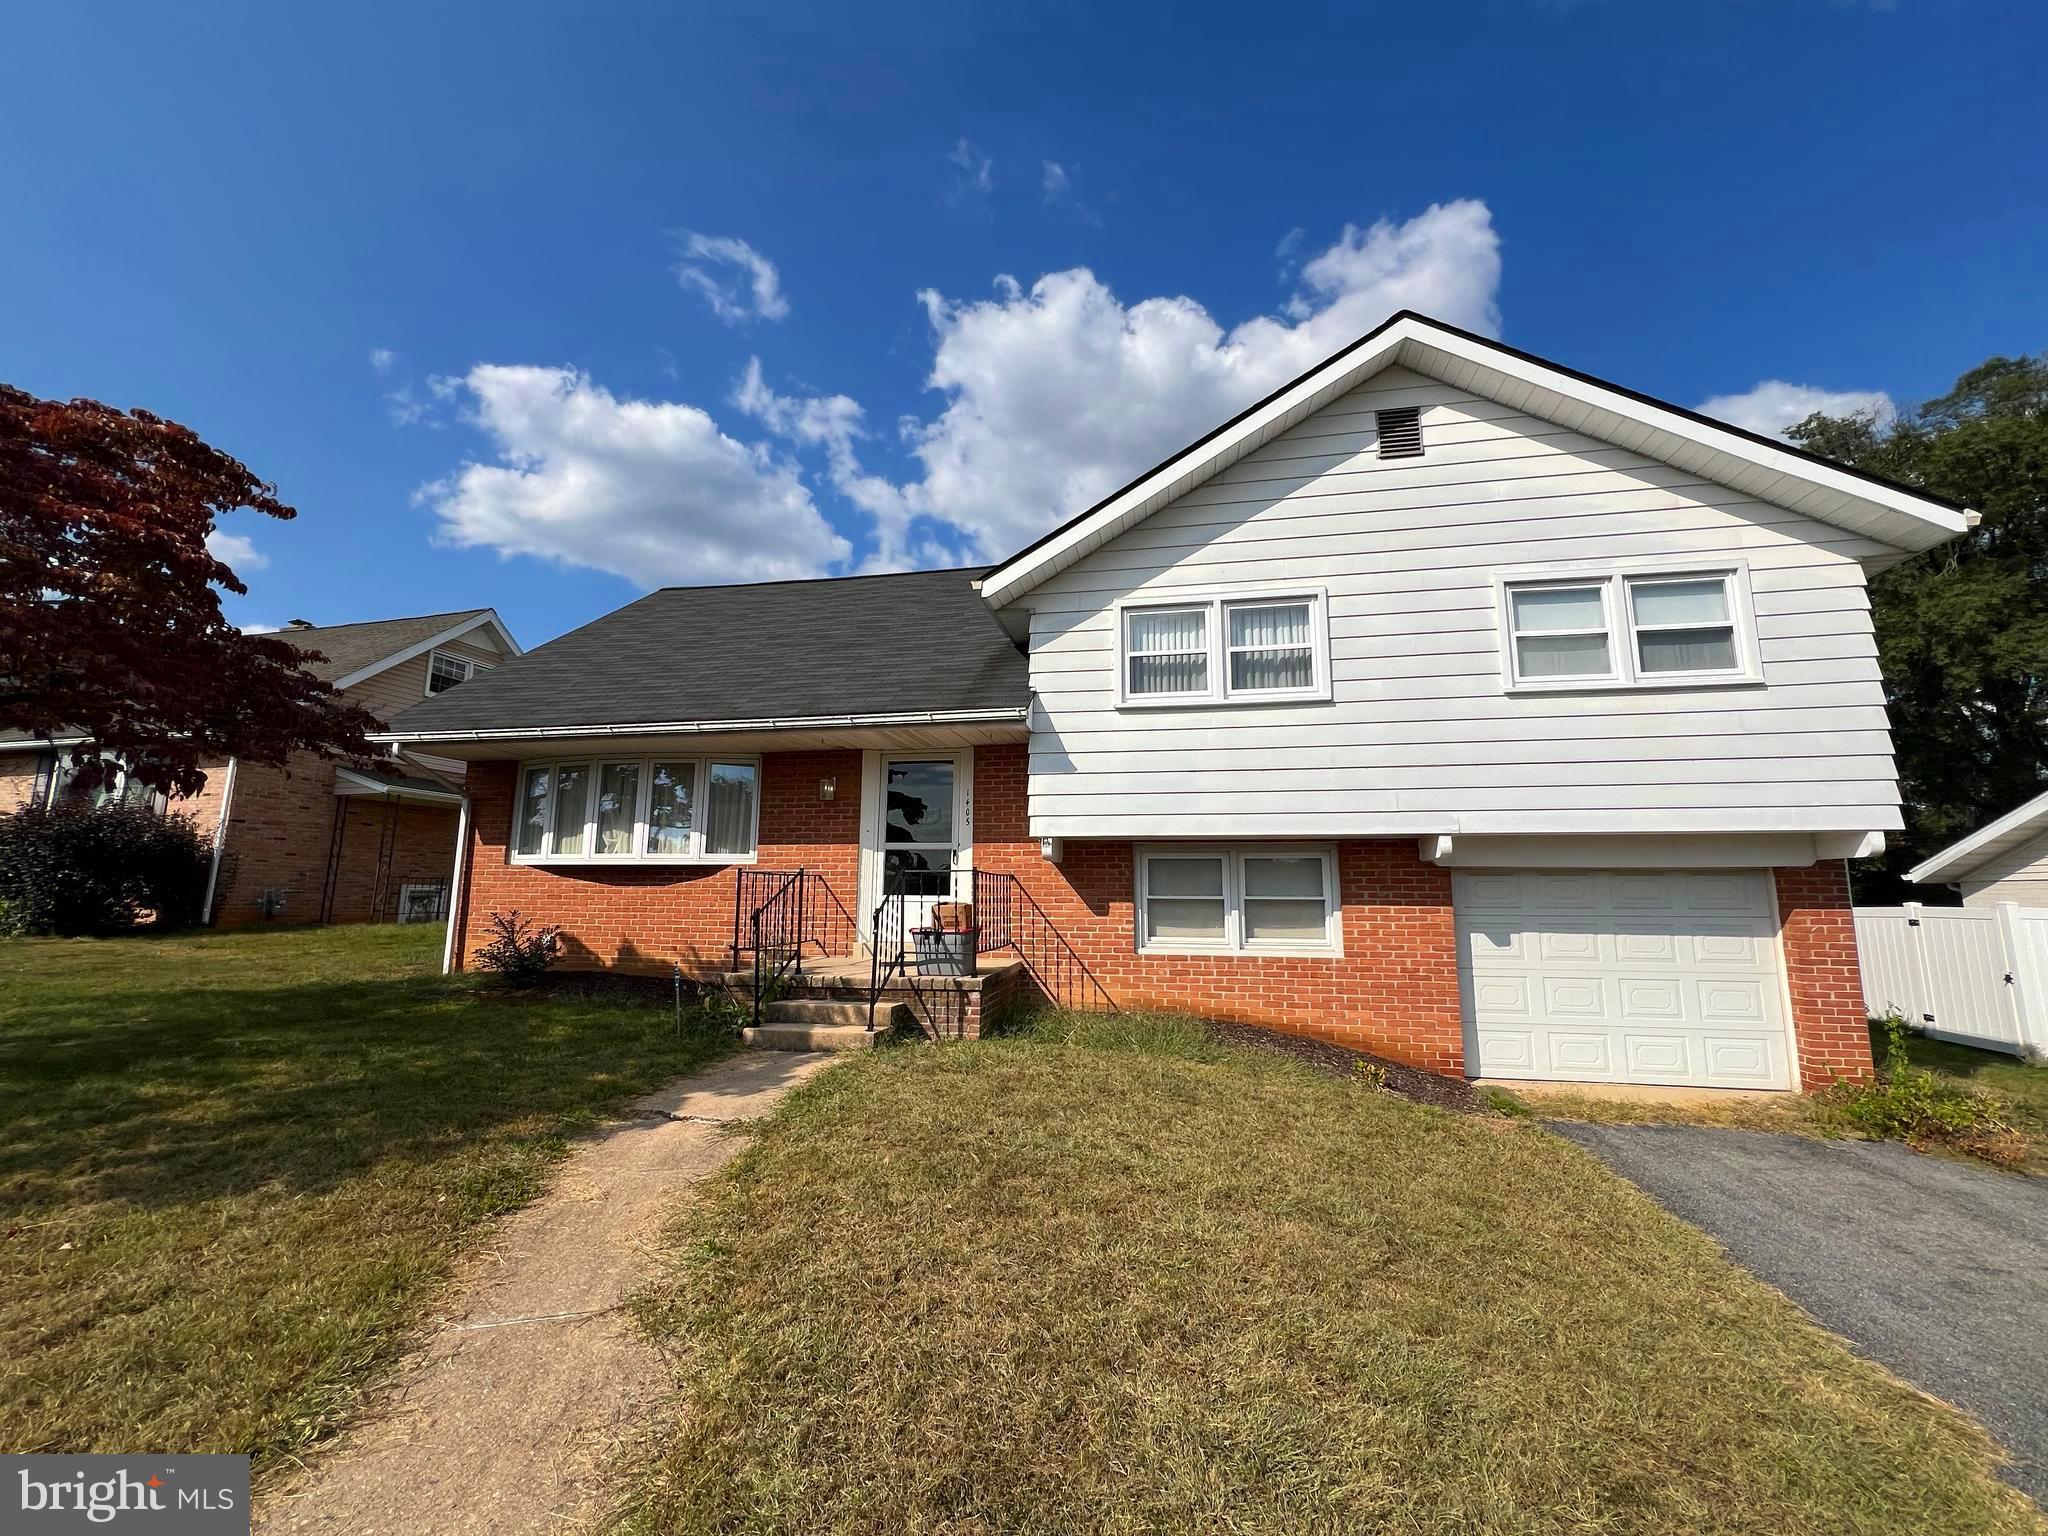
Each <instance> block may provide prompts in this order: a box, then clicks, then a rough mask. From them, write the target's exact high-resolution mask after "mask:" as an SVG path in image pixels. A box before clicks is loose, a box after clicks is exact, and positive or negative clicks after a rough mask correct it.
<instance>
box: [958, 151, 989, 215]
mask: <svg viewBox="0 0 2048 1536" xmlns="http://www.w3.org/2000/svg"><path fill="white" fill-rule="evenodd" d="M946 163H947V164H948V165H950V166H952V167H953V172H954V174H953V184H952V185H951V186H950V187H948V188H947V189H946V201H947V202H948V203H950V204H951V205H952V206H953V207H955V208H960V209H967V210H973V211H977V212H981V213H986V212H987V211H988V195H989V193H991V192H993V191H994V190H995V185H996V174H995V172H996V163H995V161H993V160H991V159H990V158H989V157H988V156H987V155H984V154H983V153H982V152H981V150H980V149H979V148H977V147H976V145H975V143H974V141H973V140H972V139H962V140H960V141H959V142H958V143H957V144H955V145H954V146H953V148H952V151H951V152H950V153H949V154H948V155H947V156H946Z"/></svg>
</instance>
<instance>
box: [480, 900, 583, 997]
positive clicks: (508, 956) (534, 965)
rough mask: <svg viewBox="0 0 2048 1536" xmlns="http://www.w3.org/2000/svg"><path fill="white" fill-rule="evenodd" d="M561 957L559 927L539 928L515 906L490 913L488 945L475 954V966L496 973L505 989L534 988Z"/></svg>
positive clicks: (554, 925)
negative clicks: (507, 987) (500, 977)
mask: <svg viewBox="0 0 2048 1536" xmlns="http://www.w3.org/2000/svg"><path fill="white" fill-rule="evenodd" d="M561 958H562V930H561V927H560V925H559V924H550V925H548V926H545V927H542V926H539V925H537V924H535V923H534V921H533V920H532V919H531V918H527V917H522V916H520V915H519V909H518V908H517V907H514V908H513V909H512V910H511V911H509V912H493V913H492V914H491V937H490V942H489V943H487V944H485V945H484V946H483V947H482V948H480V949H479V950H477V952H476V963H477V964H478V965H480V966H482V967H483V968H484V969H485V970H487V971H495V972H497V974H498V975H500V976H502V977H503V978H504V979H505V984H506V985H507V986H509V987H530V986H532V985H534V984H535V983H536V982H538V981H539V980H540V979H541V977H543V976H545V975H546V974H547V973H548V968H549V967H550V966H552V965H553V964H554V963H555V962H556V961H557V960H559V959H561Z"/></svg>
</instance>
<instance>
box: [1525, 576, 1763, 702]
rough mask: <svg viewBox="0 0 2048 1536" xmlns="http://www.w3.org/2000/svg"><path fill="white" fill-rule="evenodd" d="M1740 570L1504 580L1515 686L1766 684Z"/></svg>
mask: <svg viewBox="0 0 2048 1536" xmlns="http://www.w3.org/2000/svg"><path fill="white" fill-rule="evenodd" d="M1749 614H1750V608H1749V595H1748V586H1747V583H1746V582H1745V581H1744V579H1743V573H1742V571H1741V570H1740V569H1732V570H1708V571H1697V570H1685V571H1677V570H1668V569H1661V568H1652V569H1645V570H1640V571H1631V570H1617V571H1601V572H1592V573H1586V574H1580V573H1576V572H1575V573H1573V574H1570V575H1556V576H1550V575H1546V576H1541V577H1531V578H1530V579H1528V580H1508V581H1506V582H1504V583H1503V584H1502V588H1501V624H1502V642H1503V647H1504V650H1505V653H1506V654H1505V670H1506V674H1507V683H1508V686H1509V687H1510V688H1511V689H1515V690H1529V691H1536V690H1542V689H1558V688H1650V687H1681V686H1685V685H1687V684H1695V683H1697V684H1714V683H1731V682H1732V683H1742V682H1761V681H1762V680H1763V675H1762V671H1761V669H1760V666H1759V664H1758V661H1757V649H1756V639H1755V635H1754V632H1753V625H1752V623H1751V621H1750V618H1749Z"/></svg>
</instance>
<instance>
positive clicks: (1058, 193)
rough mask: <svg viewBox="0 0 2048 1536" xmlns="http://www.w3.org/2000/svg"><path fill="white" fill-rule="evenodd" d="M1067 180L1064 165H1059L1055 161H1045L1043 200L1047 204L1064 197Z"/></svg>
mask: <svg viewBox="0 0 2048 1536" xmlns="http://www.w3.org/2000/svg"><path fill="white" fill-rule="evenodd" d="M1069 180H1070V178H1069V177H1068V175H1067V168H1066V167H1065V166H1064V165H1061V164H1060V163H1059V161H1057V160H1048V161H1046V162H1045V200H1046V201H1047V202H1048V203H1056V202H1058V201H1059V200H1060V199H1061V198H1062V197H1064V196H1066V193H1067V185H1068V182H1069Z"/></svg>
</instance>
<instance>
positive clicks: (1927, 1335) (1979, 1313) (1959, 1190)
mask: <svg viewBox="0 0 2048 1536" xmlns="http://www.w3.org/2000/svg"><path fill="white" fill-rule="evenodd" d="M1550 1129H1552V1130H1554V1131H1556V1132H1557V1133H1558V1134H1559V1135H1561V1136H1565V1137H1568V1138H1570V1139H1571V1140H1572V1141H1575V1142H1577V1143H1578V1144H1579V1145H1580V1146H1582V1147H1585V1148H1586V1149H1587V1150H1589V1151H1591V1152H1592V1153H1593V1154H1594V1155H1595V1156H1597V1157H1599V1158H1600V1159H1601V1160H1602V1161H1604V1162H1605V1163H1607V1164H1608V1165H1609V1166H1610V1167H1612V1168H1613V1169H1614V1170H1615V1171H1616V1172H1618V1173H1620V1174H1622V1175H1623V1176H1624V1177H1626V1178H1628V1179H1631V1180H1633V1181H1634V1182H1635V1183H1637V1184H1639V1185H1641V1186H1642V1188H1643V1189H1644V1190H1646V1191H1647V1192H1648V1193H1649V1194H1650V1195H1651V1197H1652V1198H1654V1199H1655V1200H1656V1201H1657V1202H1658V1203H1659V1204H1661V1205H1663V1206H1665V1207H1666V1208H1667V1209H1669V1210H1671V1211H1673V1212H1675V1213H1676V1214H1677V1215H1679V1216H1681V1217H1683V1218H1684V1219H1685V1220H1687V1221H1689V1222H1691V1223H1692V1224H1693V1225H1694V1226H1696V1227H1700V1228H1702V1229H1704V1230H1705V1231H1706V1232H1708V1233H1709V1234H1711V1235H1712V1236H1713V1237H1715V1238H1716V1239H1718V1240H1719V1241H1720V1243H1721V1245H1722V1246H1723V1247H1725V1248H1726V1249H1727V1250H1728V1252H1729V1255H1730V1256H1731V1257H1733V1258H1734V1260H1735V1261H1736V1262H1737V1263H1738V1264H1741V1265H1742V1266H1743V1267H1744V1268H1746V1269H1748V1270H1749V1271H1750V1272H1751V1273H1753V1274H1756V1275H1758V1276H1760V1277H1761V1278H1763V1279H1764V1280H1767V1281H1769V1282H1770V1283H1771V1284H1772V1285H1775V1286H1776V1287H1777V1288H1778V1289H1779V1290H1781V1291H1783V1292H1784V1293H1785V1294H1786V1295H1787V1296H1790V1297H1791V1298H1792V1299H1793V1300H1794V1301H1796V1302H1798V1303H1799V1305H1800V1306H1802V1307H1804V1308H1805V1309H1806V1310H1807V1311H1808V1312H1811V1313H1812V1314H1813V1315H1814V1317H1816V1318H1818V1319H1819V1320H1820V1323H1821V1325H1822V1326H1823V1327H1825V1328H1829V1329H1831V1330H1833V1331H1834V1332H1836V1333H1839V1334H1841V1335H1842V1336H1843V1337H1844V1338H1847V1339H1848V1340H1850V1341H1851V1342H1852V1343H1854V1344H1855V1345H1856V1347H1857V1348H1858V1349H1860V1350H1861V1351H1862V1352H1863V1353H1864V1354H1866V1355H1868V1356H1869V1357H1870V1358H1871V1359H1873V1360H1876V1361H1879V1362H1880V1363H1882V1364H1883V1365H1886V1366H1888V1367H1889V1368H1890V1369H1891V1370H1892V1371H1894V1372H1895V1373H1896V1374H1898V1375H1899V1376H1902V1377H1904V1378H1905V1379H1906V1380H1907V1381H1910V1382H1912V1383H1914V1384H1915V1385H1916V1386H1919V1387H1922V1388H1924V1389H1925V1390H1926V1391H1929V1392H1932V1393H1934V1394H1935V1395H1936V1396H1937V1397H1941V1398H1944V1399H1946V1400H1947V1401H1949V1402H1951V1403H1954V1404H1955V1405H1956V1406H1957V1407H1959V1408H1961V1409H1963V1410H1964V1411H1965V1412H1967V1413H1969V1414H1971V1415H1972V1416H1974V1417H1975V1418H1976V1419H1977V1420H1978V1421H1979V1422H1981V1423H1982V1424H1983V1425H1984V1427H1985V1428H1986V1429H1988V1430H1990V1431H1991V1434H1992V1437H1993V1438H1994V1439H1996V1440H1997V1441H1998V1442H1999V1443H2000V1444H2002V1445H2003V1446H2004V1447H2005V1448H2006V1449H2007V1450H2008V1451H2010V1452H2011V1453H2012V1455H2013V1463H2012V1465H2010V1466H2009V1467H2007V1468H2006V1469H2005V1477H2006V1479H2007V1481H2009V1482H2011V1483H2012V1484H2013V1485H2014V1486H2015V1487H2017V1488H2019V1489H2021V1490H2023V1491H2024V1492H2026V1493H2027V1494H2029V1495H2031V1496H2032V1497H2033V1499H2034V1500H2035V1501H2036V1502H2037V1503H2041V1504H2044V1505H2048V1180H2043V1179H2030V1178H2023V1177H2021V1176H2019V1175H2018V1174H2010V1173H2000V1172H1997V1171H1996V1170H1993V1169H1989V1168H1978V1167H1972V1166H1971V1165H1969V1164H1967V1163H1959V1162H1953V1161H1950V1160H1948V1159H1945V1158H1937V1157H1925V1156H1922V1155H1921V1154H1919V1153H1917V1152H1913V1151H1909V1150H1908V1149H1907V1148H1905V1147H1901V1146H1897V1145H1893V1144H1890V1143H1885V1142H1862V1141H1816V1140H1813V1139H1811V1138H1809V1137H1804V1136H1773V1135H1763V1134H1760V1133H1757V1132H1754V1131H1721V1130H1708V1129H1704V1128H1701V1127H1696V1126H1680V1125H1568V1124H1564V1123H1561V1122H1557V1123H1552V1124H1551V1126H1550Z"/></svg>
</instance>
